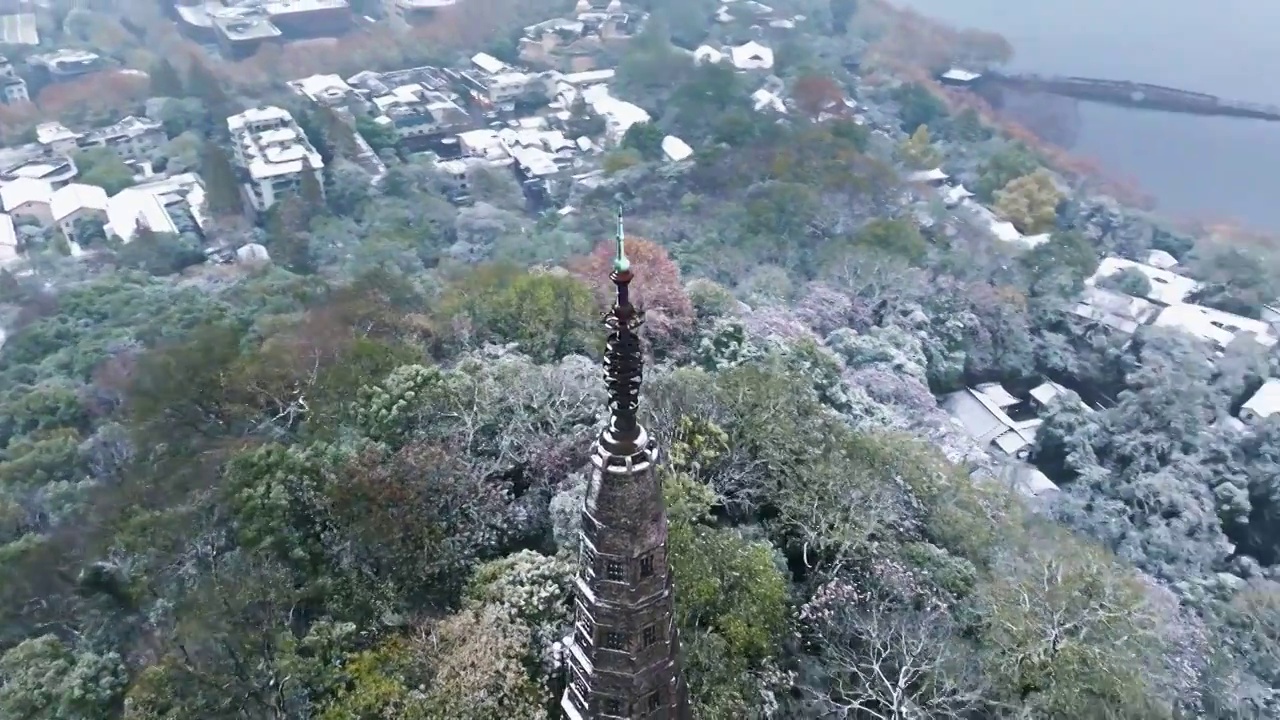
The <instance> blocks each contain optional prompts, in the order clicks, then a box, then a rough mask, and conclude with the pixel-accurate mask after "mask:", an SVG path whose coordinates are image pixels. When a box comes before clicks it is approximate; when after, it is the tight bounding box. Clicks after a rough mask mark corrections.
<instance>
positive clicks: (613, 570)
mask: <svg viewBox="0 0 1280 720" xmlns="http://www.w3.org/2000/svg"><path fill="white" fill-rule="evenodd" d="M604 577H605V579H606V580H612V581H613V582H622V581H623V580H626V579H627V567H626V566H625V565H623V564H622V563H620V562H618V561H617V560H610V561H609V562H606V563H605V564H604Z"/></svg>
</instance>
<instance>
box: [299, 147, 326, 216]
mask: <svg viewBox="0 0 1280 720" xmlns="http://www.w3.org/2000/svg"><path fill="white" fill-rule="evenodd" d="M319 174H320V172H319V171H317V170H316V168H314V167H312V165H311V158H306V159H304V160H303V161H302V182H301V184H300V185H299V187H298V195H299V196H300V197H301V198H302V202H303V204H304V205H305V206H306V208H307V211H308V212H310V213H321V212H324V210H325V202H324V188H323V187H321V185H320V179H319V178H318V177H316V176H317V175H319Z"/></svg>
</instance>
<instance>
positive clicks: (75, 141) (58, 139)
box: [36, 121, 81, 155]
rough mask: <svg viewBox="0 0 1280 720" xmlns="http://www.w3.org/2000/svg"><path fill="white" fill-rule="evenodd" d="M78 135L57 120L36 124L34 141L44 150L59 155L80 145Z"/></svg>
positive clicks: (72, 150) (69, 151)
mask: <svg viewBox="0 0 1280 720" xmlns="http://www.w3.org/2000/svg"><path fill="white" fill-rule="evenodd" d="M80 137H81V136H80V133H78V132H75V131H74V130H71V129H70V128H68V127H67V126H66V125H63V124H62V123H60V122H57V121H52V122H43V123H40V124H39V125H36V142H38V143H40V144H41V145H42V146H43V147H44V148H45V150H48V151H49V152H52V153H57V154H59V155H66V154H68V153H71V152H74V151H75V150H76V148H78V147H80Z"/></svg>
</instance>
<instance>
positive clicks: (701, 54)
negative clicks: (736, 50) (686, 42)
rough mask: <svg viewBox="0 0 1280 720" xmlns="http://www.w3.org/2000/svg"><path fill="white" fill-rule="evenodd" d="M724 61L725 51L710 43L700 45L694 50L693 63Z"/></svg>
mask: <svg viewBox="0 0 1280 720" xmlns="http://www.w3.org/2000/svg"><path fill="white" fill-rule="evenodd" d="M723 61H724V53H722V52H720V51H719V50H717V49H715V48H713V47H711V46H710V45H700V46H698V49H697V50H694V51H693V63H694V64H695V65H707V64H711V65H715V64H717V63H720V62H723Z"/></svg>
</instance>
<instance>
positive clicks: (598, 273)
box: [570, 237, 694, 349]
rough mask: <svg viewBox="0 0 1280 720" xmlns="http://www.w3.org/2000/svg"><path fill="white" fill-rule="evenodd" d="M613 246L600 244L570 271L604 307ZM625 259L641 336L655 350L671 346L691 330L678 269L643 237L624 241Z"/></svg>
mask: <svg viewBox="0 0 1280 720" xmlns="http://www.w3.org/2000/svg"><path fill="white" fill-rule="evenodd" d="M614 253H615V247H614V244H613V242H612V241H609V242H602V243H600V244H599V245H598V246H596V249H595V250H593V251H592V252H591V254H590V255H586V256H584V257H581V258H578V259H576V260H575V261H574V262H572V263H571V264H570V270H571V271H572V272H573V274H574V275H577V276H578V277H579V278H581V279H582V280H583V281H584V282H586V283H587V285H588V286H590V287H591V288H592V290H593V291H594V292H595V294H596V297H597V298H598V299H599V301H600V302H601V303H602V304H604V305H609V304H612V302H613V298H614V292H615V291H614V286H613V283H612V282H610V280H609V273H610V272H611V271H612V269H613V258H614ZM627 258H628V259H630V260H631V269H632V272H634V273H635V281H634V282H632V283H631V292H632V295H633V297H634V298H635V299H636V302H637V303H638V304H640V305H641V306H642V307H643V308H644V310H645V313H646V314H645V334H646V336H647V337H648V338H649V341H650V342H651V343H652V344H653V346H654V347H655V348H658V349H662V348H666V347H669V346H670V344H671V343H673V342H674V341H676V340H677V339H678V338H680V337H681V336H683V335H685V334H686V333H688V332H689V331H691V330H692V329H693V318H694V313H693V303H692V302H690V300H689V296H688V295H687V294H685V291H684V283H683V282H681V280H680V268H679V267H678V266H677V265H676V264H675V262H674V261H673V260H672V259H671V258H670V257H669V256H668V255H667V251H666V250H664V249H663V248H662V246H661V245H658V244H657V243H655V242H652V241H650V240H645V239H644V238H630V237H629V238H627Z"/></svg>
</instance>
